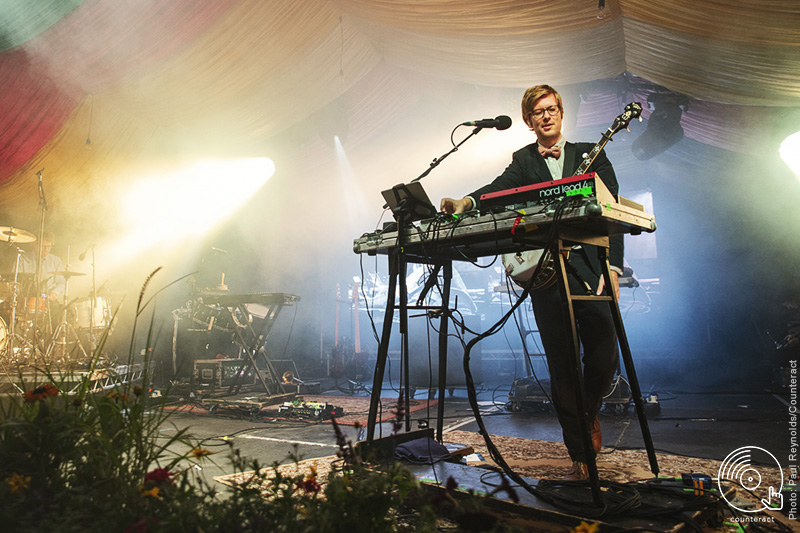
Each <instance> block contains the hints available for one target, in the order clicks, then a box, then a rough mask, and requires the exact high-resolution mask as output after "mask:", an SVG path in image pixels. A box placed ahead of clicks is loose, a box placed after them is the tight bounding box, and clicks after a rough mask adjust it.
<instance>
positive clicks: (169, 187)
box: [119, 157, 275, 255]
mask: <svg viewBox="0 0 800 533" xmlns="http://www.w3.org/2000/svg"><path fill="white" fill-rule="evenodd" d="M274 172H275V164H274V163H273V162H272V160H270V159H268V158H265V157H262V158H251V159H238V160H230V161H225V160H207V161H199V162H197V163H196V164H194V165H192V166H191V167H188V168H185V169H181V170H179V171H177V172H174V173H172V174H168V175H158V176H149V177H147V178H143V179H140V180H138V181H137V182H136V183H135V184H134V185H132V186H131V187H130V188H129V190H128V191H126V192H123V193H122V198H124V204H123V205H122V206H121V212H120V215H121V217H122V221H121V222H122V223H123V225H124V227H126V228H130V231H128V233H127V234H126V235H124V236H123V238H122V239H121V240H120V242H119V244H120V250H121V251H124V252H126V253H127V254H128V255H130V254H133V253H136V252H139V251H142V250H144V249H146V248H148V247H149V246H152V245H154V244H160V243H163V242H165V241H177V240H180V239H183V238H186V237H190V236H200V235H203V234H205V233H206V232H207V231H208V230H209V229H211V228H212V227H214V226H215V225H216V224H218V223H219V222H220V221H222V220H223V219H225V218H227V217H228V216H230V215H231V214H232V213H233V212H234V211H235V210H236V209H237V208H238V207H240V206H242V205H243V204H244V203H245V202H246V201H247V199H248V198H250V197H251V196H253V195H254V194H255V193H256V191H258V190H259V189H260V188H261V187H262V186H263V185H264V184H265V183H266V182H267V180H268V179H269V178H270V177H271V176H272V174H274Z"/></svg>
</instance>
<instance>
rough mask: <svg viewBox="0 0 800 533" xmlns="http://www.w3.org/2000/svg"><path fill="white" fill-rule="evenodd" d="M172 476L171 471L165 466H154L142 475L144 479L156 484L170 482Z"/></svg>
mask: <svg viewBox="0 0 800 533" xmlns="http://www.w3.org/2000/svg"><path fill="white" fill-rule="evenodd" d="M172 476H173V474H172V472H170V471H169V470H167V469H166V468H155V469H153V470H151V471H150V472H148V473H147V475H145V476H144V480H145V482H147V481H150V482H152V483H154V484H156V485H158V484H159V483H172Z"/></svg>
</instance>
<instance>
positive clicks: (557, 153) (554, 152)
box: [539, 144, 561, 159]
mask: <svg viewBox="0 0 800 533" xmlns="http://www.w3.org/2000/svg"><path fill="white" fill-rule="evenodd" d="M539 153H540V154H542V157H544V158H545V159H547V158H548V157H553V158H555V159H558V158H559V157H561V147H560V146H553V147H552V148H545V147H544V146H542V145H541V144H540V145H539Z"/></svg>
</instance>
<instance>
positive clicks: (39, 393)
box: [22, 383, 58, 403]
mask: <svg viewBox="0 0 800 533" xmlns="http://www.w3.org/2000/svg"><path fill="white" fill-rule="evenodd" d="M57 395H58V388H56V386H55V385H52V384H50V383H45V384H44V385H42V386H41V387H36V388H35V389H33V390H29V391H27V392H26V393H24V394H23V395H22V397H23V398H25V401H26V402H27V403H36V402H41V401H43V400H45V399H46V398H49V397H50V396H57Z"/></svg>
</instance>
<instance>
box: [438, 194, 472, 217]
mask: <svg viewBox="0 0 800 533" xmlns="http://www.w3.org/2000/svg"><path fill="white" fill-rule="evenodd" d="M472 207H473V206H472V200H470V199H469V198H462V199H461V200H456V199H454V198H442V201H441V202H440V203H439V209H440V210H441V211H442V212H444V213H447V214H448V215H452V214H455V213H463V212H464V211H469V210H470V209H472Z"/></svg>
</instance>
